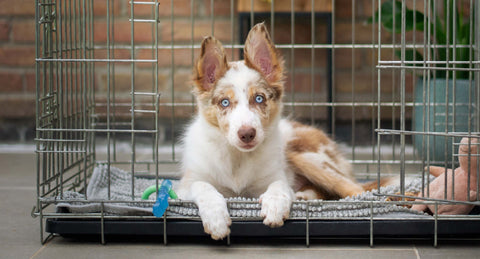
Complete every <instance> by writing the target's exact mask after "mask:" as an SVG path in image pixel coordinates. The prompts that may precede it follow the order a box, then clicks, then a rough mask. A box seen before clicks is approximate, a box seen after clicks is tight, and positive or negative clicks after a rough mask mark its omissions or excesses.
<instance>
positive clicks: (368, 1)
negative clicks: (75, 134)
mask: <svg viewBox="0 0 480 259" xmlns="http://www.w3.org/2000/svg"><path fill="white" fill-rule="evenodd" d="M112 2H113V10H114V12H115V16H116V23H115V41H116V44H118V45H128V44H130V38H131V35H130V23H129V21H128V18H129V14H130V5H129V4H128V2H129V1H128V0H112ZM160 2H161V5H160V9H159V15H160V21H161V22H160V24H159V32H158V33H159V40H160V45H169V44H170V40H171V37H172V35H173V38H174V41H175V43H176V44H190V43H191V35H192V31H191V29H192V27H191V20H190V17H191V10H192V8H191V6H190V3H191V1H190V0H175V1H174V3H175V5H174V24H173V25H174V26H173V32H172V23H171V22H172V19H171V18H172V17H171V6H170V0H167V1H163V0H162V1H160ZM354 2H355V5H356V6H355V19H356V22H355V24H352V1H351V0H336V1H335V3H336V6H335V10H336V14H335V16H336V20H335V24H336V27H335V34H334V37H335V43H338V44H343V43H347V44H349V43H352V33H351V32H352V26H355V41H354V42H355V43H371V42H372V28H371V25H370V24H368V23H366V20H367V18H368V17H369V16H370V15H371V13H372V2H375V4H376V3H377V1H372V0H359V1H354ZM417 2H422V1H417ZM94 3H95V7H94V10H95V11H94V15H95V27H94V38H95V44H96V45H98V46H102V45H105V42H106V37H107V36H106V35H107V34H106V27H107V26H106V25H107V21H106V0H95V1H94ZM210 4H211V1H210V0H196V1H195V6H194V17H195V25H194V31H193V39H194V43H195V44H199V43H200V41H201V39H202V38H203V37H204V36H205V35H209V34H211V33H212V26H211V21H212V13H211V6H210ZM420 4H421V3H420ZM34 7H35V5H34V1H33V0H16V1H8V0H0V103H1V104H2V108H1V109H0V124H1V125H2V126H1V127H0V128H3V130H2V129H0V139H9V138H12V137H14V135H15V134H5V132H6V130H5V128H8V129H9V130H11V129H15V128H18V127H17V126H16V125H18V124H19V123H20V124H22V125H27V126H26V127H27V128H33V123H32V122H33V121H34V116H35V114H34V113H35V105H34V103H35V70H34V59H35V37H34V35H35V34H34V31H35V27H34V26H35V20H34V16H35V11H34V10H35V9H34ZM419 8H421V7H419ZM230 10H231V9H230V1H219V0H215V1H214V7H213V12H214V21H215V26H214V27H213V33H214V35H215V36H216V37H217V38H219V39H220V40H221V41H222V42H224V43H225V44H230V43H232V40H233V43H239V42H240V39H239V31H238V30H239V22H238V19H237V18H238V17H237V13H236V11H235V29H234V31H233V32H232V31H231V23H230ZM135 16H136V17H137V18H150V17H151V7H150V6H135ZM267 23H268V20H267ZM309 26H310V20H309V18H308V19H306V20H305V21H303V22H302V19H301V18H298V19H297V20H296V28H295V34H296V35H295V36H296V37H295V43H306V44H310V43H311V35H310V27H309ZM275 28H276V29H275V41H276V43H279V44H283V43H286V44H289V43H290V42H291V38H290V37H291V35H290V21H289V20H282V19H281V18H278V17H277V18H276V24H275ZM374 33H376V31H375V32H374ZM315 35H316V38H317V40H316V41H317V43H325V40H326V25H325V24H321V23H319V24H318V25H317V30H316V32H315ZM134 37H135V43H136V44H150V43H151V40H152V29H151V25H150V24H146V23H136V24H135V36H134ZM232 37H233V39H232ZM382 37H383V39H382V42H391V35H390V34H388V33H383V34H382ZM283 51H284V54H285V57H286V60H287V69H291V68H292V67H294V69H295V76H294V77H293V75H291V74H289V78H292V77H293V83H294V84H295V91H294V92H295V93H294V94H295V97H296V98H297V100H300V101H312V100H316V101H325V96H326V88H327V84H326V78H327V73H326V71H327V70H326V66H327V61H326V59H325V55H326V51H325V50H316V51H315V76H314V80H315V82H316V83H315V90H314V98H315V99H312V97H311V94H310V93H311V88H310V85H311V82H310V80H311V74H310V71H311V70H310V67H311V52H310V50H309V49H307V50H296V51H295V64H294V66H291V64H290V61H291V59H292V56H291V51H290V50H288V49H286V50H283ZM191 53H192V52H191V50H188V49H187V50H185V49H179V50H175V52H174V57H175V61H174V62H175V74H174V78H173V79H174V80H173V81H174V87H175V97H176V101H190V100H191V95H190V85H189V83H188V81H189V79H190V77H191V67H192V56H191ZM227 53H228V55H229V56H231V55H232V53H233V55H234V56H235V58H238V57H239V51H238V50H235V51H233V52H232V51H231V50H230V49H227ZM352 53H353V51H352V50H350V49H337V50H335V56H334V57H335V78H334V81H335V85H334V89H335V93H336V99H335V100H334V101H342V102H345V101H346V102H348V101H352V98H351V96H352ZM354 54H355V60H354V63H353V67H354V69H355V76H354V80H355V84H354V86H353V91H354V92H355V100H356V101H373V100H375V99H374V98H375V97H374V96H372V89H373V88H372V87H373V85H372V84H374V83H375V82H376V76H375V75H374V74H372V69H373V67H374V66H375V61H376V59H377V58H376V54H377V53H376V50H373V51H372V50H371V49H366V48H361V49H357V50H355V51H354ZM194 55H195V56H196V55H198V51H197V50H195V52H194ZM372 55H373V60H372ZM383 55H385V58H386V59H388V58H389V57H391V52H388V51H387V52H382V56H383ZM95 57H96V58H105V57H106V51H105V50H101V49H98V50H96V52H95ZM150 57H151V51H150V50H141V49H140V50H137V51H136V52H135V54H134V57H131V53H130V50H129V49H117V50H116V51H115V58H121V59H129V58H137V59H142V58H150ZM159 57H160V59H159V63H158V64H159V67H160V68H159V88H160V90H161V91H162V93H165V94H164V95H162V98H163V100H162V101H163V102H169V101H170V99H171V96H170V93H171V84H170V82H171V70H170V66H171V50H169V49H161V50H159ZM129 69H130V65H129V64H118V65H116V74H115V81H116V83H117V85H116V90H117V94H118V95H119V96H123V97H124V98H126V99H128V93H129V91H130V77H131V75H130V72H129ZM151 71H152V70H151V66H150V65H145V64H139V65H137V67H136V75H135V76H136V88H137V89H142V87H145V89H149V88H151V84H152V81H151ZM95 72H96V75H95V87H96V90H97V97H98V98H99V99H104V98H105V95H106V81H107V66H106V64H105V63H98V65H96V71H95ZM372 75H373V77H372ZM382 75H383V76H382V81H383V83H382V84H383V85H386V84H388V83H391V82H394V81H393V79H392V77H393V75H392V74H391V73H384V74H382ZM397 79H398V77H397ZM397 81H399V80H397ZM412 81H413V79H410V78H408V79H407V90H408V91H411V89H412ZM291 83H292V80H291V79H288V80H287V86H286V87H287V92H288V93H293V92H292V90H291V89H292V88H291ZM397 84H398V83H397ZM382 91H384V92H385V93H386V94H387V95H392V96H393V94H392V88H385V89H382ZM288 98H289V96H287V100H288ZM309 109H310V108H306V109H302V108H298V107H297V108H296V109H295V112H296V113H298V114H301V113H302V112H304V113H305V114H308V116H309V114H310V113H309V111H310V110H309ZM191 111H192V108H191V107H185V108H177V109H176V116H180V117H185V118H186V117H189V116H190V114H191ZM323 111H325V109H323ZM355 113H356V119H360V120H362V119H369V118H370V117H371V114H372V113H371V109H369V108H358V111H356V112H355ZM318 114H320V115H317V116H318V117H316V118H317V119H324V118H325V113H324V112H323V113H318ZM351 114H352V112H351V108H345V107H343V108H342V107H339V108H338V109H337V117H338V119H339V120H349V119H350V117H351ZM385 114H388V113H385ZM162 115H163V116H165V117H168V116H169V115H170V112H169V111H168V110H165V112H164V113H162ZM386 116H387V117H388V116H390V115H386ZM22 132H32V131H31V130H27V131H25V130H23V131H22ZM18 134H24V133H18ZM31 135H32V134H31V133H30V134H29V135H28V136H31ZM18 136H20V135H18ZM21 137H22V138H25V135H22V136H21Z"/></svg>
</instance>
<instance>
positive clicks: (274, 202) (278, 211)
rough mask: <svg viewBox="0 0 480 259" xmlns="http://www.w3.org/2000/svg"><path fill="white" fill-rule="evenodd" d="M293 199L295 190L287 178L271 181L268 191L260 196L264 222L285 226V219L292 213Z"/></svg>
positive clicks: (274, 225) (261, 213)
mask: <svg viewBox="0 0 480 259" xmlns="http://www.w3.org/2000/svg"><path fill="white" fill-rule="evenodd" d="M292 201H293V191H292V189H291V188H290V186H289V185H288V183H287V181H286V180H285V181H284V180H278V181H275V182H273V183H271V184H270V185H269V186H268V188H267V191H266V192H265V193H264V194H262V195H261V196H260V203H261V204H262V210H261V212H260V216H262V217H263V218H264V220H263V224H265V225H267V226H270V227H281V226H283V221H284V220H285V219H287V218H288V216H289V215H290V206H291V205H292Z"/></svg>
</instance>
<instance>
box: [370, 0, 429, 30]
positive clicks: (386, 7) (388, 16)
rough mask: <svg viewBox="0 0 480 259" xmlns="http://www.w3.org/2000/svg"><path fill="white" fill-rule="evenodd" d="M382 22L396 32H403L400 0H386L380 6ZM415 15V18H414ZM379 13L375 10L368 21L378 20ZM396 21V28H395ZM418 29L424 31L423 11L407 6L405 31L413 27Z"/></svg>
mask: <svg viewBox="0 0 480 259" xmlns="http://www.w3.org/2000/svg"><path fill="white" fill-rule="evenodd" d="M380 12H381V13H380V14H381V23H382V25H383V27H384V28H385V29H386V30H387V31H389V32H394V33H401V31H402V3H401V2H400V1H393V0H392V1H386V2H384V3H383V4H382V6H381V7H380ZM414 16H415V20H414ZM378 17H379V13H378V10H377V12H375V14H374V15H373V17H370V18H369V19H368V22H370V23H372V22H373V21H375V22H378ZM394 23H395V29H394V28H393V26H394ZM414 27H415V28H416V30H418V31H423V27H424V23H423V13H421V12H419V11H414V10H412V9H409V8H406V10H405V31H412V30H413V28H414Z"/></svg>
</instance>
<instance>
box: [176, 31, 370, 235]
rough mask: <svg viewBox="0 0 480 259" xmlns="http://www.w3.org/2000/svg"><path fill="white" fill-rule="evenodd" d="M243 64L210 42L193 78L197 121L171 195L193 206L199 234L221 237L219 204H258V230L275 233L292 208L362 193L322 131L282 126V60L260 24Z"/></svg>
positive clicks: (226, 221)
mask: <svg viewBox="0 0 480 259" xmlns="http://www.w3.org/2000/svg"><path fill="white" fill-rule="evenodd" d="M244 56H245V60H241V61H235V62H228V61H227V57H226V54H225V51H224V49H223V47H222V44H221V43H220V42H219V41H218V40H216V39H215V38H213V37H207V38H205V39H204V40H203V42H202V47H201V54H200V58H199V59H198V61H197V63H196V66H195V72H194V84H195V89H194V93H195V95H196V98H197V105H198V114H197V115H196V117H195V119H194V120H193V122H192V123H191V124H190V125H189V126H188V128H187V130H186V132H185V135H184V138H183V145H184V154H183V158H182V171H183V173H184V175H183V177H182V179H181V182H180V186H179V188H178V194H179V197H180V198H181V199H185V200H193V201H194V202H195V203H196V205H197V206H198V209H199V215H200V217H201V219H202V222H203V227H204V230H205V232H206V233H208V234H210V235H211V237H212V238H213V239H222V238H224V237H226V236H227V235H229V233H230V229H229V226H230V225H231V219H230V216H229V213H228V209H227V204H226V201H225V197H237V196H242V197H260V199H259V200H260V202H261V216H262V217H263V218H264V220H263V223H264V224H265V225H267V226H270V227H280V226H282V225H283V222H284V220H285V219H287V218H288V216H289V213H290V207H291V204H292V201H293V200H294V199H295V198H298V199H319V198H322V199H332V198H343V197H346V196H351V195H355V194H358V193H360V192H363V191H364V189H363V187H362V186H361V185H359V184H358V183H356V182H355V180H354V179H353V177H352V176H351V166H350V164H349V163H348V161H347V160H346V159H345V158H344V157H343V156H342V155H341V154H340V152H339V151H338V150H337V147H336V145H335V143H334V142H333V141H332V140H330V139H329V138H328V137H327V136H326V135H325V134H324V133H323V132H321V131H319V130H317V129H315V128H313V127H310V126H305V125H302V124H299V123H296V122H292V121H289V120H286V119H282V118H281V115H282V96H283V92H284V78H285V76H284V61H283V58H282V56H281V55H280V54H279V52H278V51H277V50H276V49H275V46H274V45H273V43H272V41H271V39H270V36H269V34H268V32H267V29H266V27H265V25H264V24H263V23H260V24H257V25H255V26H254V27H253V28H252V29H251V31H250V32H249V34H248V36H247V39H246V42H245V48H244Z"/></svg>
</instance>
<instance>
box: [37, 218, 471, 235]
mask: <svg viewBox="0 0 480 259" xmlns="http://www.w3.org/2000/svg"><path fill="white" fill-rule="evenodd" d="M437 223H438V226H437V227H438V229H437V235H438V236H443V237H459V238H460V237H464V238H472V237H477V238H478V237H480V221H479V220H439V221H438V222H437ZM306 224H307V223H306V221H301V220H287V221H286V222H285V225H284V226H282V227H279V228H270V227H267V226H265V225H263V223H262V222H261V221H234V222H232V226H231V236H232V237H273V238H275V237H292V238H296V237H305V236H306V229H307V225H306ZM370 224H371V223H370V221H369V220H310V222H309V225H308V231H309V237H312V238H315V237H319V238H322V237H331V238H350V237H351V238H362V237H369V236H370ZM103 226H104V229H103V233H104V234H105V235H114V236H115V235H119V236H120V235H139V236H163V234H164V232H163V231H164V222H163V219H159V220H104V222H103ZM165 226H166V234H167V236H179V237H181V236H185V237H188V236H192V237H193V236H207V235H206V234H205V233H204V231H203V226H202V223H201V222H200V221H193V220H178V219H175V220H173V219H172V220H167V222H166V225H165ZM46 232H49V233H52V234H59V235H66V236H67V235H68V236H75V235H100V234H101V233H102V223H101V220H99V219H98V220H97V219H88V220H78V219H47V220H46ZM434 234H435V221H432V220H378V221H374V222H373V236H374V237H386V238H408V237H432V236H433V235H434Z"/></svg>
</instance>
